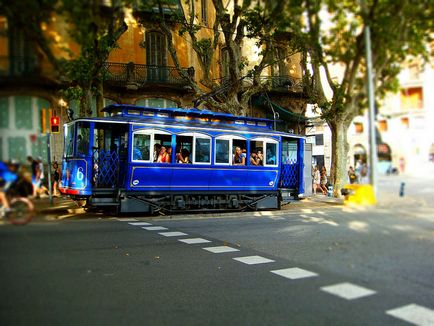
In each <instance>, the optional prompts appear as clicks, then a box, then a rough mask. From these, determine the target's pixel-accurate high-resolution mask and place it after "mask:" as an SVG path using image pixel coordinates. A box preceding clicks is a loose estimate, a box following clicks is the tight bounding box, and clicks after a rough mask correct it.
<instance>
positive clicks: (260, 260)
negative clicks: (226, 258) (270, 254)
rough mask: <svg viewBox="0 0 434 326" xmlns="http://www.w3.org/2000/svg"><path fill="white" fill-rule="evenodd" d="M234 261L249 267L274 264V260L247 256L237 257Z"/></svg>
mask: <svg viewBox="0 0 434 326" xmlns="http://www.w3.org/2000/svg"><path fill="white" fill-rule="evenodd" d="M233 259H234V260H237V261H239V262H241V263H244V264H247V265H256V264H266V263H273V262H274V260H272V259H268V258H265V257H261V256H245V257H236V258H233Z"/></svg>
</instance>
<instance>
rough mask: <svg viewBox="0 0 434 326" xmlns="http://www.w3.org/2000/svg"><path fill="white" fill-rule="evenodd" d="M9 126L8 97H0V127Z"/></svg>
mask: <svg viewBox="0 0 434 326" xmlns="http://www.w3.org/2000/svg"><path fill="white" fill-rule="evenodd" d="M8 127H9V99H8V98H7V97H2V98H0V128H8Z"/></svg>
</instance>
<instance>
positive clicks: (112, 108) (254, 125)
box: [77, 104, 304, 138]
mask: <svg viewBox="0 0 434 326" xmlns="http://www.w3.org/2000/svg"><path fill="white" fill-rule="evenodd" d="M103 112H107V113H109V114H110V116H109V117H98V118H96V117H95V118H79V119H77V120H79V121H83V120H85V121H86V120H91V121H94V122H117V123H133V124H137V125H141V124H147V125H148V124H151V125H156V126H157V125H164V126H166V127H167V126H171V127H174V126H183V127H190V128H198V129H203V128H209V127H210V123H211V125H212V126H213V128H218V129H222V130H233V131H238V132H265V133H272V134H273V135H276V136H277V135H281V136H284V135H291V136H292V137H297V138H304V137H303V136H302V135H296V134H289V133H286V132H281V131H276V130H273V123H274V121H273V120H270V119H262V118H251V117H239V116H235V115H232V114H228V113H219V112H212V111H206V110H198V109H181V108H152V107H142V106H135V105H121V104H113V105H109V106H107V107H105V108H104V109H103ZM147 113H150V114H147ZM183 117H188V118H194V119H191V120H183V119H182V118H183ZM178 118H181V119H182V120H178ZM205 119H206V121H205ZM217 120H218V121H219V122H216V121H217Z"/></svg>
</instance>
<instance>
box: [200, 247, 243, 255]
mask: <svg viewBox="0 0 434 326" xmlns="http://www.w3.org/2000/svg"><path fill="white" fill-rule="evenodd" d="M202 249H204V250H207V251H209V252H212V253H214V254H221V253H225V252H234V251H240V250H239V249H236V248H232V247H229V246H217V247H207V248H202Z"/></svg>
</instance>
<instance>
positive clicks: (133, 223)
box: [128, 222, 152, 226]
mask: <svg viewBox="0 0 434 326" xmlns="http://www.w3.org/2000/svg"><path fill="white" fill-rule="evenodd" d="M128 224H129V225H135V226H146V225H152V224H151V223H148V222H130V223H128Z"/></svg>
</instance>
